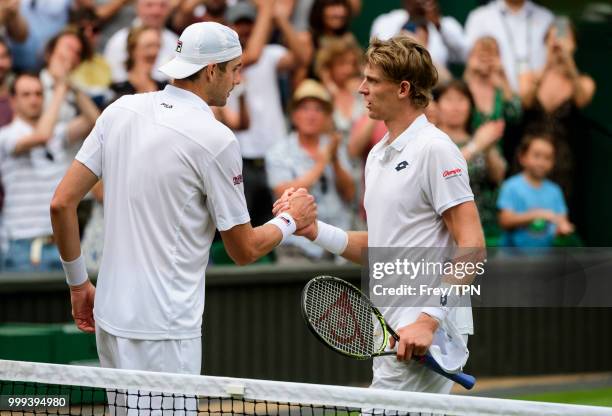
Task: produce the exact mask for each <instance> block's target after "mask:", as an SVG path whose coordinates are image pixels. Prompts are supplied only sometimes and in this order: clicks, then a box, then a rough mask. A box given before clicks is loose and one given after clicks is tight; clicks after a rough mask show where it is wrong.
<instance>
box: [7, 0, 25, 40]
mask: <svg viewBox="0 0 612 416" xmlns="http://www.w3.org/2000/svg"><path fill="white" fill-rule="evenodd" d="M19 3H20V0H5V1H3V2H0V28H2V29H0V30H1V31H2V33H1V34H2V35H6V36H8V37H10V38H11V39H13V40H14V41H15V42H23V41H25V40H26V39H27V38H28V22H26V20H25V19H24V18H23V16H22V15H21V12H20V11H19Z"/></svg>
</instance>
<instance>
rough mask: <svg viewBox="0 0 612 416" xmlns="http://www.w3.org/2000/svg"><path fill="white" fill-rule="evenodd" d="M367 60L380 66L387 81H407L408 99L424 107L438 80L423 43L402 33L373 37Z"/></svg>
mask: <svg viewBox="0 0 612 416" xmlns="http://www.w3.org/2000/svg"><path fill="white" fill-rule="evenodd" d="M366 62H367V64H369V65H372V66H377V67H379V68H380V69H381V70H382V73H383V75H384V77H385V78H387V79H388V80H389V81H392V82H397V83H400V82H402V81H407V82H408V83H410V102H411V103H412V104H413V105H414V106H415V107H417V108H425V107H427V105H428V104H429V101H431V99H432V95H431V90H432V88H433V87H434V86H435V85H436V83H437V82H438V70H437V69H436V67H435V65H434V64H433V62H432V60H431V55H430V54H429V52H428V51H427V49H426V48H425V47H424V46H422V45H420V44H418V43H416V42H415V41H413V40H412V39H410V37H408V36H403V35H400V36H395V37H393V38H391V39H389V40H380V39H377V38H374V39H372V40H371V41H370V47H369V48H368V50H367V52H366Z"/></svg>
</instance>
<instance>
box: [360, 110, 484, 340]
mask: <svg viewBox="0 0 612 416" xmlns="http://www.w3.org/2000/svg"><path fill="white" fill-rule="evenodd" d="M388 140H389V135H388V133H387V135H386V136H385V137H384V138H383V139H382V140H381V141H380V142H379V143H377V144H376V145H375V146H374V147H373V148H372V150H371V151H370V153H369V154H368V158H367V161H366V167H365V197H364V206H365V210H366V214H367V225H368V247H404V248H421V247H454V246H455V242H454V240H453V237H452V235H451V234H450V232H449V231H448V229H447V228H446V225H445V224H444V220H443V219H442V213H443V212H444V211H446V210H447V209H449V208H452V207H454V206H456V205H459V204H461V203H463V202H466V201H472V200H474V194H473V193H472V190H471V188H470V181H469V177H468V170H467V163H466V161H465V159H464V158H463V155H462V154H461V152H460V151H459V148H458V147H457V146H456V145H455V144H454V143H453V141H452V140H451V139H450V138H449V137H448V136H447V135H446V134H445V133H443V132H442V131H441V130H439V129H438V128H436V127H435V126H434V125H433V124H431V123H430V122H429V121H427V118H426V117H425V115H421V116H419V117H418V118H416V119H415V120H414V122H413V123H412V124H411V125H410V126H409V127H408V128H407V129H406V130H405V131H404V132H403V133H402V134H401V135H400V136H399V137H397V138H396V139H395V140H394V141H393V142H391V144H388ZM379 309H380V310H381V312H382V313H383V315H384V316H385V319H387V321H388V322H389V323H390V324H391V325H392V326H394V327H395V328H400V327H402V326H405V325H408V324H410V323H412V322H414V321H415V320H416V318H417V317H418V315H419V314H420V312H421V310H422V308H390V307H381V308H379ZM448 316H449V319H452V320H453V322H454V323H455V325H456V326H457V329H459V330H460V331H461V333H472V332H473V323H472V312H471V309H470V308H452V309H451V310H450V311H449V315H448Z"/></svg>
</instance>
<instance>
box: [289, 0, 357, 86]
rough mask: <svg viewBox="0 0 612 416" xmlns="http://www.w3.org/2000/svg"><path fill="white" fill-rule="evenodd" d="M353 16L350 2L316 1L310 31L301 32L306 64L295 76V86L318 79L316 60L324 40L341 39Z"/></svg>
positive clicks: (336, 0)
mask: <svg viewBox="0 0 612 416" xmlns="http://www.w3.org/2000/svg"><path fill="white" fill-rule="evenodd" d="M351 16H352V11H351V3H350V2H349V0H315V2H314V4H313V6H312V11H311V13H310V18H309V22H310V29H309V30H308V31H304V32H300V34H299V39H300V42H301V43H302V46H301V48H300V50H301V51H303V52H304V64H303V65H302V67H301V68H299V70H298V71H296V73H295V74H294V80H293V81H294V85H298V84H299V83H300V82H301V81H302V80H304V79H306V78H316V77H317V74H316V72H315V58H316V56H317V53H318V51H319V48H320V47H321V46H322V44H323V41H324V39H329V38H339V37H342V36H344V35H346V34H348V33H350V32H349V25H350V20H351Z"/></svg>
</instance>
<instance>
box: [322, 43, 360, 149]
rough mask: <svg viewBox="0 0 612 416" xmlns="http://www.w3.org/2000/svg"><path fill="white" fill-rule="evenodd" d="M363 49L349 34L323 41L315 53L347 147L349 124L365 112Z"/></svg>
mask: <svg viewBox="0 0 612 416" xmlns="http://www.w3.org/2000/svg"><path fill="white" fill-rule="evenodd" d="M362 62H363V51H362V50H361V48H360V47H359V45H358V44H357V40H356V39H355V37H354V36H353V35H352V34H351V33H347V34H346V35H344V36H342V37H339V38H330V39H327V40H325V41H324V42H323V45H322V46H321V49H319V52H318V53H317V56H316V64H315V70H316V73H317V76H318V77H319V79H320V80H321V82H322V83H323V85H325V87H326V88H327V90H328V91H329V92H330V93H331V96H332V99H333V108H334V112H333V120H334V124H335V127H336V129H337V130H338V131H339V132H340V133H341V134H342V143H341V145H342V146H346V144H347V142H348V138H349V135H350V131H351V127H352V126H353V124H354V123H355V122H356V121H357V120H358V119H359V118H361V116H362V115H363V114H364V112H365V103H364V100H363V96H362V95H361V94H359V84H361V67H362Z"/></svg>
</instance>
